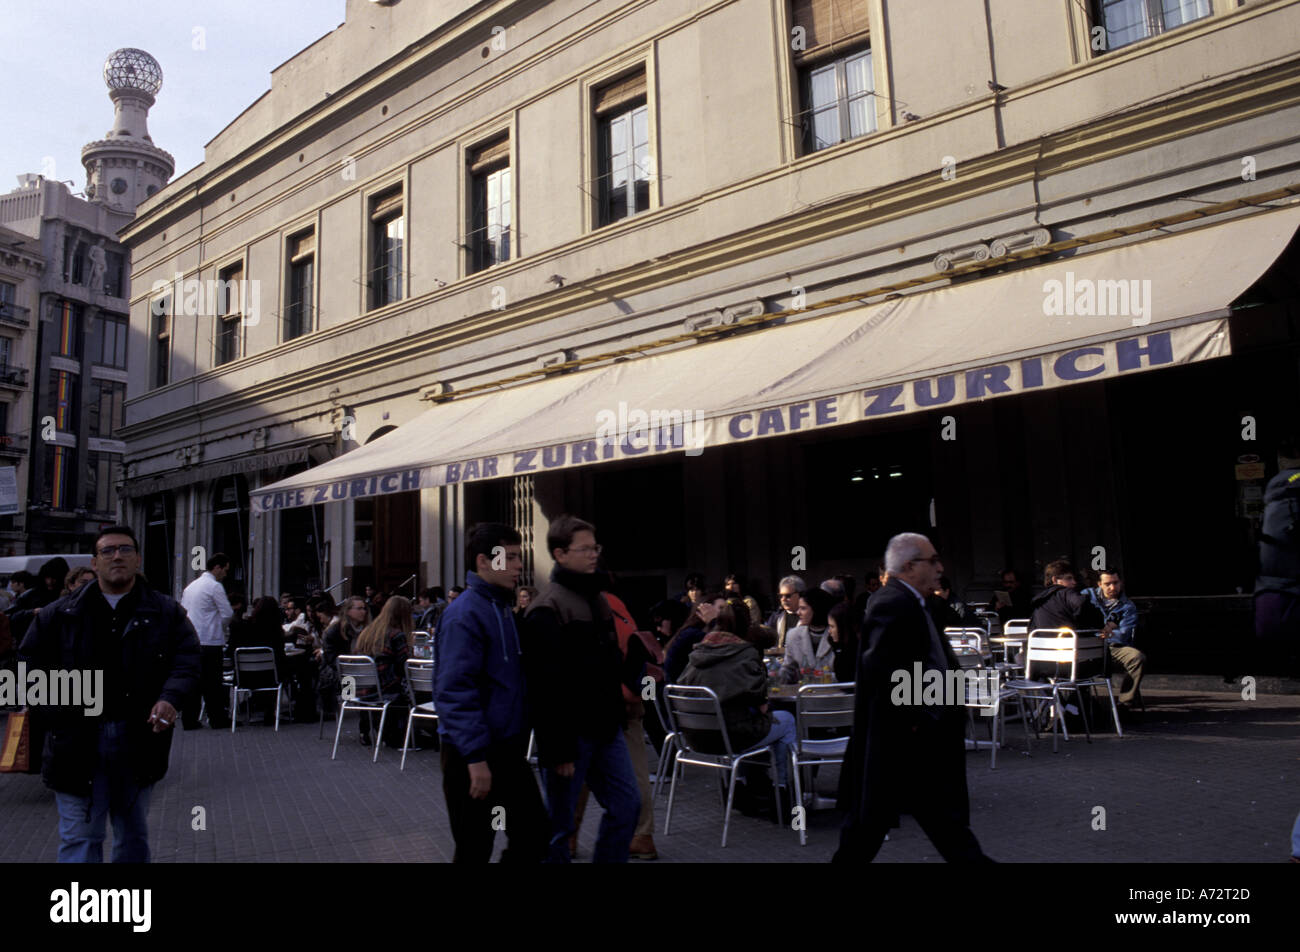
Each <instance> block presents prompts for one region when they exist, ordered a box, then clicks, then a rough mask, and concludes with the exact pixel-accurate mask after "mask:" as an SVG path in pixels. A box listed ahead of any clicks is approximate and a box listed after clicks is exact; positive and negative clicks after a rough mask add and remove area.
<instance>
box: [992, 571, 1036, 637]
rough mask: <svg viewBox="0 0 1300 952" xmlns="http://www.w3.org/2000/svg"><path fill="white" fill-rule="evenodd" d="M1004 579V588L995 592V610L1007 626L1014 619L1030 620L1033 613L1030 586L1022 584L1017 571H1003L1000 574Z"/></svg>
mask: <svg viewBox="0 0 1300 952" xmlns="http://www.w3.org/2000/svg"><path fill="white" fill-rule="evenodd" d="M998 577H999V578H1001V579H1002V588H1000V589H998V590H997V591H996V592H994V596H995V599H996V600H995V601H994V603H993V610H994V611H996V612H997V613H998V617H999V618H1000V619H1002V622H1003V623H1004V624H1005V623H1006V622H1007V621H1009V620H1011V619H1013V618H1028V617H1029V614H1030V612H1032V611H1033V606H1032V605H1031V604H1030V602H1031V593H1030V591H1029V586H1027V585H1022V584H1021V583H1020V576H1019V575H1018V574H1016V570H1015V569H1003V570H1002V571H1001V572H999V573H998Z"/></svg>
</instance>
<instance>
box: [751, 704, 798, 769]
mask: <svg viewBox="0 0 1300 952" xmlns="http://www.w3.org/2000/svg"><path fill="white" fill-rule="evenodd" d="M796 739H797V738H796V735H795V726H794V715H793V714H791V713H790V712H789V711H772V729H771V730H770V731H768V732H767V736H766V737H764V738H763V739H762V740H760V741H759V742H758V743H757V744H755V745H754V746H755V747H766V746H767V745H768V744H771V745H772V756H773V757H774V758H775V759H776V782H777V785H778V786H782V787H785V786H788V785H789V783H790V749H791V748H792V747H794V744H795V740H796ZM760 763H761V761H760Z"/></svg>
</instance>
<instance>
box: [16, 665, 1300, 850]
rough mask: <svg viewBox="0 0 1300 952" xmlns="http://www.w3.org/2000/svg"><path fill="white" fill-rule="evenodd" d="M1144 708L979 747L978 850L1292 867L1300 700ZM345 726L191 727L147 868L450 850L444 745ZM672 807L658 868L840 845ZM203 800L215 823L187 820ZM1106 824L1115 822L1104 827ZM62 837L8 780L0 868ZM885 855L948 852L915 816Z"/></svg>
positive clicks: (823, 779) (585, 841)
mask: <svg viewBox="0 0 1300 952" xmlns="http://www.w3.org/2000/svg"><path fill="white" fill-rule="evenodd" d="M1146 701H1147V704H1148V712H1147V714H1146V716H1145V717H1144V718H1143V720H1142V721H1141V722H1140V723H1138V724H1135V725H1133V727H1132V728H1131V730H1130V732H1129V733H1128V734H1126V736H1125V737H1123V738H1122V739H1121V738H1117V737H1115V736H1114V735H1113V734H1111V733H1106V734H1101V735H1097V736H1096V737H1095V738H1094V742H1093V743H1092V744H1087V743H1085V742H1084V740H1083V738H1082V736H1081V735H1080V736H1079V737H1078V738H1077V739H1072V740H1071V741H1070V742H1069V743H1068V744H1067V743H1064V742H1062V744H1061V752H1060V753H1057V754H1053V753H1052V752H1051V742H1050V739H1044V740H1042V741H1039V742H1036V743H1035V745H1034V753H1033V755H1032V756H1026V755H1025V754H1024V753H1023V752H1022V751H1023V740H1022V735H1021V733H1020V729H1019V727H1018V725H1015V724H1012V725H1010V726H1009V733H1010V741H1011V743H1012V745H1013V746H1012V747H1009V748H1005V749H1003V750H1002V751H1001V752H1000V753H999V757H998V767H997V769H996V770H992V771H991V770H990V769H989V754H988V752H987V751H980V752H971V753H969V754H967V778H968V782H969V786H970V793H971V822H972V826H973V828H974V830H975V833H976V835H977V836H978V837H979V839H980V842H981V844H982V845H983V847H984V849H985V851H986V852H987V853H988V854H989V855H990V856H992V857H994V858H995V859H999V860H1002V861H1053V862H1080V861H1081V862H1113V861H1120V862H1159V861H1165V862H1225V861H1231V862H1284V861H1286V859H1287V857H1288V855H1289V851H1290V832H1291V826H1292V824H1293V822H1294V821H1295V817H1296V813H1297V811H1300V745H1298V744H1297V740H1298V739H1300V738H1298V735H1300V697H1297V696H1294V695H1284V696H1263V695H1261V696H1260V697H1259V698H1258V699H1257V700H1255V701H1243V700H1241V698H1240V697H1239V696H1238V695H1235V694H1190V693H1178V692H1174V691H1150V692H1148V694H1147V697H1146ZM330 726H331V725H327V727H330ZM349 726H350V727H351V730H346V729H345V732H344V737H343V740H342V742H340V745H339V755H338V760H336V761H334V762H331V761H330V747H331V743H332V733H333V732H332V730H330V729H327V731H326V736H325V739H323V740H318V739H317V737H316V733H317V727H316V725H315V724H290V725H287V726H286V725H282V726H281V729H280V731H279V733H275V732H274V731H273V730H272V729H271V728H269V727H263V726H261V724H260V723H259V724H257V725H255V726H253V727H247V728H245V727H241V728H240V729H239V731H238V732H237V733H235V734H234V735H231V734H230V733H229V732H228V731H213V730H209V729H206V728H205V729H203V730H200V731H194V732H189V733H187V732H184V731H182V732H181V735H180V736H179V737H178V738H176V742H175V744H174V746H173V752H172V769H171V772H170V773H169V774H168V776H167V778H166V779H165V780H164V782H163V783H162V784H160V785H159V786H158V787H157V788H155V790H154V797H153V803H152V806H151V809H150V818H149V823H150V831H151V843H152V846H153V850H154V859H155V861H156V862H185V863H192V862H213V861H216V862H249V861H253V862H281V861H288V862H298V861H305V862H352V861H358V860H363V861H371V862H393V861H415V862H446V861H448V860H450V859H451V853H452V842H451V837H450V834H449V832H448V826H447V817H446V810H445V806H444V804H443V799H442V789H441V774H440V770H439V767H438V755H437V753H436V752H434V751H432V750H424V751H419V752H415V753H412V754H411V755H410V756H409V757H408V759H407V765H406V770H405V772H399V770H398V763H399V761H400V759H401V754H400V752H397V751H393V750H390V749H388V748H383V750H382V751H381V753H380V755H379V762H378V763H377V764H372V763H371V762H370V756H371V753H372V750H371V749H369V748H363V747H361V746H360V745H359V744H358V742H357V735H356V725H355V721H349ZM981 727H982V725H981ZM1071 736H1072V737H1073V735H1071ZM651 763H652V765H653V763H654V761H653V760H652V761H651ZM836 779H837V774H836V771H834V770H827V771H823V773H822V774H821V776H820V777H819V778H818V786H819V788H820V789H821V790H822V791H823V792H831V791H833V790H834V785H835V781H836ZM666 802H667V793H666V792H665V794H664V797H663V798H662V799H661V800H660V801H659V802H658V803H657V804H656V832H655V842H656V843H657V845H658V848H659V856H660V862H666V863H671V862H686V863H690V862H696V863H698V862H733V863H734V862H825V861H826V860H828V859H829V858H830V856H831V854H832V852H834V848H835V842H836V835H837V816H836V814H835V811H833V810H824V811H817V812H814V813H812V814H810V815H809V833H808V846H807V847H804V848H800V846H799V840H798V834H796V833H795V832H793V831H792V830H791V829H790V826H789V824H788V822H787V823H786V824H785V825H783V826H777V825H776V824H774V823H773V822H771V821H770V820H768V821H764V820H762V819H752V818H749V817H744V816H741V815H740V814H735V815H734V816H733V818H732V826H731V833H730V836H729V839H728V846H727V848H726V849H725V850H724V849H721V848H720V847H719V845H718V844H719V839H720V837H721V832H722V809H721V806H720V804H719V801H718V797H717V794H716V792H715V788H714V785H713V783H712V780H711V776H710V775H706V774H705V773H704V772H702V771H700V772H695V773H693V774H690V775H689V776H688V778H687V782H686V784H685V786H684V787H683V788H679V791H678V801H677V804H676V806H675V807H674V811H673V832H672V834H671V835H669V836H665V835H663V833H662V830H663V815H664V809H665V807H666ZM196 807H202V808H203V813H204V814H205V821H206V829H202V830H195V829H193V828H192V827H193V826H194V825H196V821H195V813H196V811H195V808H196ZM1097 808H1101V809H1102V810H1104V814H1102V813H1100V812H1098V809H1097ZM600 812H601V811H600V810H599V808H597V807H596V805H595V804H594V802H593V804H592V806H591V807H590V808H589V809H588V812H587V817H586V822H585V824H584V827H583V831H582V835H581V837H580V859H582V860H586V859H589V858H590V856H591V850H592V846H593V843H594V840H595V834H596V828H597V826H598V824H599V819H600ZM1103 816H1104V821H1105V829H1094V825H1100V820H1101V819H1102V818H1103ZM110 839H111V834H110ZM501 842H502V838H498V843H501ZM57 844H58V837H57V833H56V813H55V810H54V801H53V795H52V794H51V793H50V792H49V791H48V790H47V789H46V788H45V787H44V786H43V785H42V784H41V782H40V779H39V778H38V777H29V776H16V775H12V774H0V861H3V862H52V861H53V860H54V857H55V854H56V849H57ZM878 861H879V862H940V861H941V860H940V858H939V857H938V856H937V855H936V854H935V852H934V849H933V847H931V845H930V843H929V841H928V840H927V839H926V838H925V836H924V835H923V834H922V833H921V832H920V830H919V829H918V828H917V826H916V825H915V823H914V822H913V821H912V820H911V819H910V818H906V817H905V818H904V820H903V826H902V828H901V829H900V830H897V831H895V832H894V834H893V835H892V838H891V840H890V842H888V843H886V844H885V846H884V848H883V849H882V850H881V853H880V856H879V857H878Z"/></svg>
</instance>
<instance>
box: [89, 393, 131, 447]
mask: <svg viewBox="0 0 1300 952" xmlns="http://www.w3.org/2000/svg"><path fill="white" fill-rule="evenodd" d="M90 387H91V390H90V406H89V407H88V408H87V413H88V414H89V419H88V422H89V424H90V435H91V436H98V437H103V438H104V439H111V438H112V436H113V433H114V432H116V431H117V430H118V429H120V428H121V426H122V422H123V419H124V418H123V415H122V407H123V405H124V404H125V403H126V384H124V383H120V382H118V381H116V380H92V381H91V382H90Z"/></svg>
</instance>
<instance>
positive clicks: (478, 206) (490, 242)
mask: <svg viewBox="0 0 1300 952" xmlns="http://www.w3.org/2000/svg"><path fill="white" fill-rule="evenodd" d="M469 171H470V219H469V242H468V246H469V272H470V273H471V274H472V273H474V272H475V271H482V270H484V269H485V268H490V267H492V266H493V265H494V264H500V263H501V262H503V261H509V260H510V238H511V235H510V233H511V229H512V227H513V224H514V216H513V213H512V209H513V205H512V194H513V179H512V177H511V174H510V138H509V136H502V137H501V138H499V139H497V140H495V141H493V142H490V143H488V144H486V145H483V146H480V147H479V148H477V149H474V150H473V151H472V152H470V154H469Z"/></svg>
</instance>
